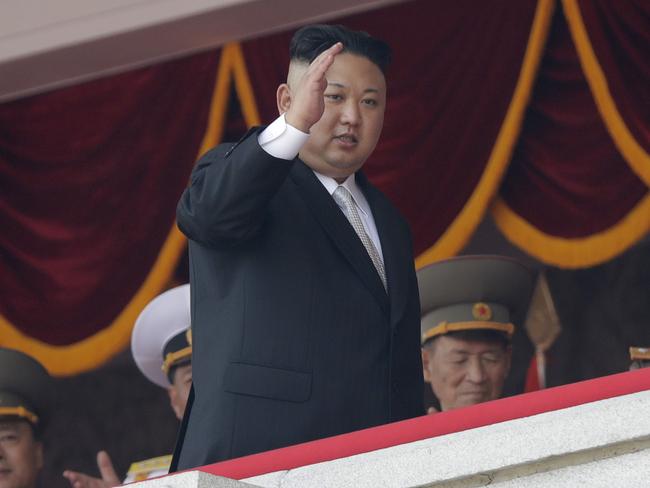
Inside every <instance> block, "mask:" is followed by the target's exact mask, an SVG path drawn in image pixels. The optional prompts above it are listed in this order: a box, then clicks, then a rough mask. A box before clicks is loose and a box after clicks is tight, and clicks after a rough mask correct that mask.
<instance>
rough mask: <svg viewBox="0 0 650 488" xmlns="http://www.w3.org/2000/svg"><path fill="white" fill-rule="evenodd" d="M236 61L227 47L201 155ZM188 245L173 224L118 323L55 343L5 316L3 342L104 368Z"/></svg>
mask: <svg viewBox="0 0 650 488" xmlns="http://www.w3.org/2000/svg"><path fill="white" fill-rule="evenodd" d="M232 59H233V54H232V48H230V49H229V46H226V47H225V48H224V49H223V50H222V54H221V58H220V62H219V69H218V72H217V76H216V80H215V86H214V90H213V94H212V100H211V103H210V112H209V116H208V124H207V127H206V131H205V134H204V136H203V140H202V143H201V145H200V150H199V153H198V155H199V156H200V155H201V154H203V153H204V152H205V151H207V150H208V149H210V148H212V147H214V146H216V145H217V143H218V142H219V140H220V139H221V136H222V134H223V127H224V121H225V114H226V113H227V107H228V98H229V95H230V77H231V66H232ZM185 247H186V239H185V236H184V235H183V234H181V232H180V231H179V230H178V228H177V227H176V224H175V223H174V224H173V225H172V228H171V229H170V231H169V234H168V235H167V238H166V240H165V242H164V244H163V246H162V248H161V251H160V253H159V254H158V257H157V258H156V261H155V263H154V265H153V267H152V268H151V271H149V274H148V275H147V277H146V278H145V281H144V282H143V284H142V286H140V289H139V290H138V291H137V292H136V294H135V295H134V296H133V298H132V299H131V301H130V302H129V303H128V305H127V306H126V307H125V308H124V310H122V312H121V313H120V314H119V315H118V317H117V318H116V319H115V320H114V321H113V323H111V324H110V325H109V326H108V327H106V328H104V329H102V330H101V331H99V332H97V333H96V334H93V335H92V336H90V337H87V338H85V339H83V340H81V341H78V342H75V343H73V344H70V345H65V346H55V345H52V344H48V343H46V342H43V341H41V340H39V339H36V338H33V337H30V336H28V335H26V334H24V333H23V332H21V331H20V330H19V329H18V328H16V327H15V326H14V325H13V324H12V323H10V322H9V321H8V320H7V319H6V318H5V317H4V316H1V315H0V345H2V346H4V347H11V348H13V349H18V350H20V351H22V352H24V353H26V354H28V355H30V356H32V357H34V358H35V359H37V360H38V361H39V362H40V363H41V364H42V365H43V366H44V367H45V368H46V369H47V370H48V371H49V372H50V374H52V375H55V376H69V375H75V374H78V373H82V372H84V371H89V370H92V369H95V368H97V367H99V366H101V365H102V364H104V363H105V362H106V361H108V360H110V359H111V358H112V357H114V356H115V355H116V354H118V353H119V352H120V351H122V350H123V349H124V348H125V347H127V345H128V344H129V341H130V340H131V331H132V329H133V325H134V323H135V320H136V318H137V317H138V315H139V314H140V312H141V311H142V309H143V308H144V307H145V305H147V303H149V302H150V301H151V300H152V299H153V298H154V297H155V296H156V295H158V294H159V293H160V292H161V290H162V289H163V287H164V286H165V285H166V284H167V283H168V282H169V280H170V278H171V277H172V275H173V273H174V270H175V269H176V266H177V264H178V261H179V259H180V256H181V254H182V253H183V252H184V251H185Z"/></svg>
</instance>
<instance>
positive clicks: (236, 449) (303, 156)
mask: <svg viewBox="0 0 650 488" xmlns="http://www.w3.org/2000/svg"><path fill="white" fill-rule="evenodd" d="M290 55H291V63H290V68H289V74H288V78H287V83H285V84H282V85H280V86H279V88H278V90H277V103H278V109H279V112H280V114H281V116H280V117H279V118H278V119H277V120H276V121H275V122H273V123H272V124H271V125H270V126H268V127H267V128H265V129H264V128H256V129H253V130H251V131H249V133H248V134H246V135H245V136H244V137H243V138H242V139H241V140H240V141H239V142H238V143H237V144H234V145H233V144H222V145H220V146H218V147H217V148H215V149H213V150H212V151H210V152H208V153H207V154H206V155H205V156H203V157H202V159H201V160H200V162H199V164H198V166H197V168H196V169H195V170H194V173H193V175H192V181H191V185H190V187H189V188H188V189H187V190H186V191H185V193H184V194H183V196H182V198H181V201H180V203H179V205H178V225H179V227H180V228H181V230H182V231H183V232H184V233H185V234H186V235H187V236H188V238H189V239H190V244H189V247H190V263H191V269H190V276H191V286H192V329H193V331H192V334H193V339H194V340H193V360H192V362H193V365H194V392H193V403H192V405H191V406H190V407H188V409H187V411H186V417H185V419H184V426H183V429H182V432H181V435H180V436H179V442H178V445H177V452H176V457H175V460H176V461H179V462H178V468H179V469H187V468H192V467H195V466H199V465H204V464H208V463H212V462H215V461H219V460H224V459H229V458H233V457H238V456H243V455H247V454H252V453H255V452H260V451H265V450H269V449H274V448H278V447H282V446H287V445H291V444H296V443H300V442H304V441H309V440H312V439H317V438H321V437H328V436H332V435H336V434H341V433H344V432H350V431H354V430H358V429H362V428H366V427H371V426H375V425H379V424H384V423H387V422H393V421H397V420H402V419H406V418H409V417H414V416H417V415H420V414H421V413H423V412H422V388H423V383H422V365H421V360H420V352H419V348H420V344H419V329H418V327H419V316H420V308H419V299H418V290H417V280H416V278H415V271H414V266H413V255H412V246H411V240H410V233H409V230H408V227H407V224H406V222H405V221H404V219H403V218H402V217H401V216H400V215H399V214H398V212H397V210H396V209H395V208H394V207H393V206H392V205H391V204H390V203H389V202H388V200H387V199H386V198H385V197H384V196H383V195H382V194H381V193H380V192H379V191H378V190H377V189H375V188H374V187H373V186H372V185H371V184H370V183H369V182H368V180H367V179H366V178H365V177H364V175H363V174H362V173H361V172H360V171H359V170H360V169H361V167H362V166H363V164H364V162H365V161H366V159H367V158H368V156H370V154H371V153H372V151H373V150H374V148H375V145H376V143H377V141H378V139H379V135H380V133H381V129H382V125H383V118H384V109H385V106H386V82H385V78H384V70H385V69H386V67H387V65H388V62H389V58H390V52H389V48H388V46H387V45H386V44H385V43H383V42H382V41H379V40H376V39H373V38H372V37H370V36H368V35H367V34H365V33H361V32H353V31H350V30H348V29H345V28H343V27H340V26H324V25H321V26H308V27H305V28H303V29H301V30H300V31H298V32H297V33H296V34H295V36H294V38H293V40H292V42H291V47H290ZM396 164H399V162H396ZM341 192H343V195H341ZM173 467H174V463H173Z"/></svg>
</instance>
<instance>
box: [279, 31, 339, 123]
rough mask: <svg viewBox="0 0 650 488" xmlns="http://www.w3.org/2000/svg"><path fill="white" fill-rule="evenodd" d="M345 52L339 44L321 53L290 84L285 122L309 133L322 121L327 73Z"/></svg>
mask: <svg viewBox="0 0 650 488" xmlns="http://www.w3.org/2000/svg"><path fill="white" fill-rule="evenodd" d="M342 50H343V44H342V43H340V42H337V43H336V44H334V45H333V46H332V47H330V48H329V49H327V50H325V51H323V52H322V53H320V54H319V55H318V56H317V57H316V58H315V59H314V60H313V61H312V62H311V64H309V66H308V67H307V69H306V70H305V71H304V73H302V76H298V77H297V79H296V80H295V81H290V82H289V89H290V90H291V105H290V107H289V109H288V110H287V113H286V115H285V120H286V122H287V123H288V124H290V125H292V126H293V127H295V128H296V129H298V130H301V131H302V132H309V129H310V128H311V126H312V125H314V124H315V123H316V122H318V121H319V120H320V118H321V117H322V115H323V111H324V110H325V102H324V100H323V94H324V92H325V89H326V88H327V79H326V78H325V73H326V72H327V70H328V69H329V67H330V66H331V65H332V63H333V62H334V58H335V57H336V55H337V54H339V53H340V52H341V51H342Z"/></svg>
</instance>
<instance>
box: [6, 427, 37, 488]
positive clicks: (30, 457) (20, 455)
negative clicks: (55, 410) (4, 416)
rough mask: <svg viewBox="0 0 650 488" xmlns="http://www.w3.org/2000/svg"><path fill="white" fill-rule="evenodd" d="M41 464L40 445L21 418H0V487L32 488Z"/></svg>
mask: <svg viewBox="0 0 650 488" xmlns="http://www.w3.org/2000/svg"><path fill="white" fill-rule="evenodd" d="M42 467H43V445H42V444H41V443H40V442H38V441H36V440H35V439H34V434H33V432H32V428H31V427H30V426H29V424H28V423H27V422H25V421H23V420H12V421H3V420H0V488H33V487H34V486H35V485H36V479H37V477H38V472H39V471H40V469H41V468H42Z"/></svg>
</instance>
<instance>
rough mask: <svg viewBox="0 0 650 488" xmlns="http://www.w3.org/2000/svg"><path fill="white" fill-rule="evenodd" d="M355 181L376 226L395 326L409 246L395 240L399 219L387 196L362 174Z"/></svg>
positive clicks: (403, 293) (405, 293) (404, 295)
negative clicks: (361, 191)
mask: <svg viewBox="0 0 650 488" xmlns="http://www.w3.org/2000/svg"><path fill="white" fill-rule="evenodd" d="M357 184H358V185H359V186H360V187H361V189H362V190H363V193H364V195H365V196H366V199H367V200H368V204H369V205H370V208H371V209H372V215H373V217H374V219H375V225H376V226H377V233H378V234H379V239H380V241H381V248H382V254H383V256H384V267H385V269H386V280H387V282H388V295H389V297H390V312H391V313H390V316H391V325H392V326H395V324H397V323H398V322H399V320H400V318H401V317H402V315H403V313H404V308H405V306H406V302H407V301H408V287H409V283H408V277H409V273H408V268H407V267H406V266H405V264H407V263H409V262H410V257H409V253H408V249H406V246H409V243H408V242H405V241H404V240H399V239H398V237H399V236H400V232H401V230H400V227H401V222H400V221H398V220H397V219H396V217H397V215H396V212H395V209H394V208H393V206H392V205H391V204H390V202H389V201H388V200H387V199H386V197H385V196H384V195H383V194H381V193H380V192H379V190H377V189H376V188H375V187H374V186H372V185H371V184H370V183H369V182H368V180H367V178H366V177H365V175H364V174H363V173H360V172H359V173H357ZM398 226H399V227H398Z"/></svg>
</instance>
